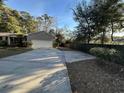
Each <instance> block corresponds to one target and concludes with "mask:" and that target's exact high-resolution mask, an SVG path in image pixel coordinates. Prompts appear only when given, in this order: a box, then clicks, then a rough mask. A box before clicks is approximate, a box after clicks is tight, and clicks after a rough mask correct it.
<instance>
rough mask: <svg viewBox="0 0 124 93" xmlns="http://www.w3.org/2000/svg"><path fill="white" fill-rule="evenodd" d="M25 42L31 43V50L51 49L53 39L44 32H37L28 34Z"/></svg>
mask: <svg viewBox="0 0 124 93" xmlns="http://www.w3.org/2000/svg"><path fill="white" fill-rule="evenodd" d="M27 40H28V41H29V42H32V48H34V49H37V48H52V47H53V40H54V37H53V36H52V35H51V34H49V33H47V32H45V31H39V32H34V33H30V34H29V35H28V37H27Z"/></svg>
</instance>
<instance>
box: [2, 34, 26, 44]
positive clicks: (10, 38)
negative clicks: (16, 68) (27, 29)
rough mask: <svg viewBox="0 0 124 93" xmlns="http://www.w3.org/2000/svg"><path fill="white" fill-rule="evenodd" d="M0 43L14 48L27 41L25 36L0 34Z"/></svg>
mask: <svg viewBox="0 0 124 93" xmlns="http://www.w3.org/2000/svg"><path fill="white" fill-rule="evenodd" d="M1 41H4V42H6V43H7V45H8V46H16V45H17V44H19V43H20V44H21V43H22V42H23V41H27V36H26V35H19V34H16V33H8V32H0V42H1Z"/></svg>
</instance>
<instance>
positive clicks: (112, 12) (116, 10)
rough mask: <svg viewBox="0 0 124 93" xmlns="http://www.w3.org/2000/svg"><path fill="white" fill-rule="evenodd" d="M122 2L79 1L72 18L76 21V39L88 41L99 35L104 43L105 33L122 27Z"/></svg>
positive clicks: (110, 0)
mask: <svg viewBox="0 0 124 93" xmlns="http://www.w3.org/2000/svg"><path fill="white" fill-rule="evenodd" d="M123 8H124V3H122V2H121V1H120V0H94V2H93V3H92V4H90V5H88V4H87V3H86V1H84V0H83V1H82V2H81V3H79V4H78V5H77V6H76V8H75V9H74V10H73V11H74V20H75V21H76V22H78V26H77V31H76V32H77V34H76V36H77V39H78V40H82V41H84V42H85V43H89V42H90V41H91V40H92V39H93V37H94V36H99V35H101V38H100V40H101V43H102V44H104V40H105V39H104V38H106V34H107V33H110V31H111V32H112V34H111V38H112V39H113V33H114V32H116V31H118V30H120V29H121V28H122V26H121V24H122V23H123Z"/></svg>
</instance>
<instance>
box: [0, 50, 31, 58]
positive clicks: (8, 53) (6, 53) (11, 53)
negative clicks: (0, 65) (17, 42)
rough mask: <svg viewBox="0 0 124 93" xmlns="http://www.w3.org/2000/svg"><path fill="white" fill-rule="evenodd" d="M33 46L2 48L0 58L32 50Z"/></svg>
mask: <svg viewBox="0 0 124 93" xmlns="http://www.w3.org/2000/svg"><path fill="white" fill-rule="evenodd" d="M31 50H32V49H31V48H0V58H4V57H8V56H12V55H17V54H21V53H24V52H27V51H31Z"/></svg>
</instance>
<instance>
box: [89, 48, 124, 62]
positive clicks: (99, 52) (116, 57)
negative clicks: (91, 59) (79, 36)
mask: <svg viewBox="0 0 124 93" xmlns="http://www.w3.org/2000/svg"><path fill="white" fill-rule="evenodd" d="M90 53H91V54H93V55H95V56H97V57H99V58H101V59H104V60H108V61H111V62H116V63H123V62H122V57H121V53H120V52H119V51H117V50H116V49H109V48H100V47H97V48H91V49H90Z"/></svg>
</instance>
